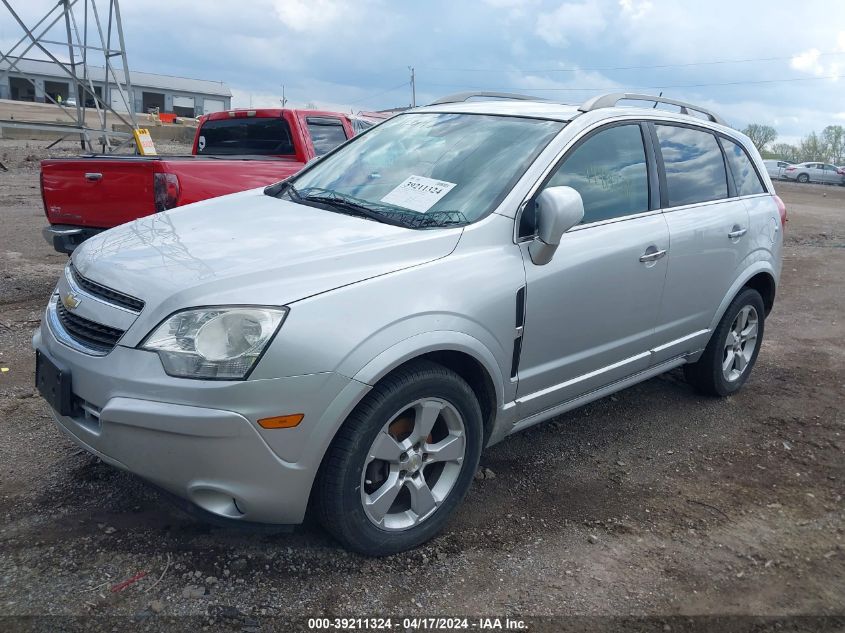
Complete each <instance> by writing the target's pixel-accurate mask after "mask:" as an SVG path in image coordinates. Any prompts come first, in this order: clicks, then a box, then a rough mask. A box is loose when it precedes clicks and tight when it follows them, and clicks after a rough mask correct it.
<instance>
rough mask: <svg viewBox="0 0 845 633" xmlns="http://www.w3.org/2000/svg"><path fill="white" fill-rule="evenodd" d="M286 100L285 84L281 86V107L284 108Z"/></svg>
mask: <svg viewBox="0 0 845 633" xmlns="http://www.w3.org/2000/svg"><path fill="white" fill-rule="evenodd" d="M287 102H288V100H287V99H286V98H285V84H282V107H283V108H284V107H285V104H286V103H287Z"/></svg>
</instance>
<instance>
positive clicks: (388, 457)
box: [361, 398, 466, 530]
mask: <svg viewBox="0 0 845 633" xmlns="http://www.w3.org/2000/svg"><path fill="white" fill-rule="evenodd" d="M465 452H466V430H465V428H464V421H463V419H462V417H461V415H460V414H459V413H458V411H457V409H456V408H455V407H454V406H452V405H451V404H449V403H448V402H446V401H445V400H442V399H440V398H424V399H422V400H417V401H415V402H412V403H410V404H408V405H407V406H405V407H403V408H402V409H401V410H400V411H398V412H397V413H396V414H394V415H393V416H392V417H391V418H390V419H389V420H388V421H387V423H386V424H385V425H384V426H383V427H382V429H381V431H380V432H379V434H378V435H377V436H376V438H375V440H374V441H373V443H372V446H370V450H369V451H368V452H367V458H366V462H365V464H364V468H363V471H362V473H361V503H362V504H363V507H364V513H365V514H366V515H367V518H368V519H369V520H370V521H372V522H373V523H374V524H375V525H377V526H378V527H380V528H382V529H384V530H407V529H409V528H412V527H414V526H416V525H419V524H420V523H421V522H423V521H425V520H426V519H428V518H429V517H430V516H431V515H432V514H434V512H435V511H436V510H437V508H438V507H439V506H440V504H441V503H442V502H443V501H445V499H446V498H447V497H448V496H449V493H450V492H451V491H452V488H453V487H454V486H455V483H456V482H457V481H458V477H459V476H460V474H461V468H462V464H463V460H464V454H465Z"/></svg>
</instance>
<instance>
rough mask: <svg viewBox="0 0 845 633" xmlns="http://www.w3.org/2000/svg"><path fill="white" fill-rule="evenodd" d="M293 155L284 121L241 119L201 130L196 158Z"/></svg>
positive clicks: (209, 123)
mask: <svg viewBox="0 0 845 633" xmlns="http://www.w3.org/2000/svg"><path fill="white" fill-rule="evenodd" d="M294 153H295V150H294V147H293V140H292V139H291V134H290V127H288V122H287V121H285V120H284V119H277V118H272V119H271V118H255V117H243V118H240V117H239V118H232V119H213V120H211V121H206V122H205V123H204V124H203V126H202V128H201V129H200V137H199V142H198V143H197V154H202V155H204V156H232V155H235V154H253V155H254V154H258V155H269V154H272V155H280V156H285V155H292V154H294Z"/></svg>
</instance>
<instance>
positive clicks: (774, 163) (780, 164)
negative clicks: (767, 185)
mask: <svg viewBox="0 0 845 633" xmlns="http://www.w3.org/2000/svg"><path fill="white" fill-rule="evenodd" d="M763 164H764V165H765V166H766V171H767V172H768V174H769V178H773V179H775V180H777V179H780V178H783V172H784V170H785V169H786V168H787V167H790V166H791V165H792V163H789V162H787V161H785V160H775V159H770V160H764V161H763Z"/></svg>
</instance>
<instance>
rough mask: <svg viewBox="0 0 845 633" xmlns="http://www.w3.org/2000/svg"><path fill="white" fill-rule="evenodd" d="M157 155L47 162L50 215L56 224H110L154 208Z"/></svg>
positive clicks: (44, 175) (44, 172) (45, 185)
mask: <svg viewBox="0 0 845 633" xmlns="http://www.w3.org/2000/svg"><path fill="white" fill-rule="evenodd" d="M156 160H157V159H155V158H152V159H151V158H143V157H132V156H122V157H117V156H115V157H110V158H75V159H70V160H45V161H43V162H42V164H41V175H42V179H43V188H44V189H43V193H44V204H45V206H46V208H47V218H48V220H49V221H50V223H51V224H72V225H76V226H88V227H96V228H110V227H113V226H117V225H119V224H123V223H125V222H129V221H130V220H134V219H136V218H139V217H141V216H144V215H149V214H151V213H153V212H154V211H155V204H154V200H153V165H154V163H155V161H156Z"/></svg>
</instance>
